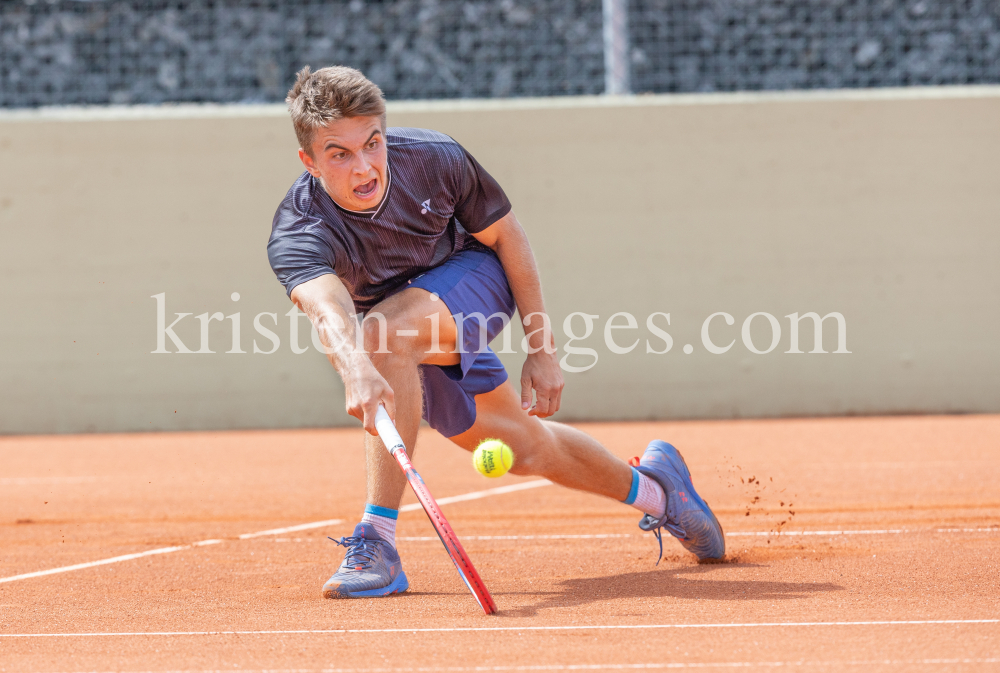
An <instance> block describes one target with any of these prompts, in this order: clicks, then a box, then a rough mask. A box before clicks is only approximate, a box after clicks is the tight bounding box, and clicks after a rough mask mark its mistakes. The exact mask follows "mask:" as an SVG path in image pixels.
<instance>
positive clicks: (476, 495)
mask: <svg viewBox="0 0 1000 673" xmlns="http://www.w3.org/2000/svg"><path fill="white" fill-rule="evenodd" d="M551 484H552V482H551V481H549V480H548V479H535V480H534V481H524V482H521V483H520V484H511V485H510V486H499V487H497V488H488V489H486V490H485V491H473V492H472V493H463V494H462V495H453V496H449V497H447V498H441V499H440V500H438V501H437V504H439V505H450V504H451V503H453V502H465V501H466V500H479V499H480V498H488V497H490V496H491V495H503V494H504V493H514V492H515V491H526V490H528V489H529V488H538V487H539V486H549V485H551ZM418 509H422V507H421V505H420V503H419V502H414V503H410V504H409V505H403V506H402V507H400V508H399V511H400V512H414V511H416V510H418ZM434 539H435V540H436V539H437V538H434Z"/></svg>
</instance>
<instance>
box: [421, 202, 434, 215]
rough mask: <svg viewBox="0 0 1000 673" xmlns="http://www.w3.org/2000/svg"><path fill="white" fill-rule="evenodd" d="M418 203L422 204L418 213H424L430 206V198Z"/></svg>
mask: <svg viewBox="0 0 1000 673" xmlns="http://www.w3.org/2000/svg"><path fill="white" fill-rule="evenodd" d="M420 205H421V206H422V209H421V211H420V214H421V215H426V214H427V209H428V208H430V207H431V200H430V199H427V200H426V201H424V202H423V203H421V204H420Z"/></svg>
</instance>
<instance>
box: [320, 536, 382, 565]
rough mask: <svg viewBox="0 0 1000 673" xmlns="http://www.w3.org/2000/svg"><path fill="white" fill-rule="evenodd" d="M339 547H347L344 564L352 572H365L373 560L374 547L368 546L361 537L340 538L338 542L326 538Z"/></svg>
mask: <svg viewBox="0 0 1000 673" xmlns="http://www.w3.org/2000/svg"><path fill="white" fill-rule="evenodd" d="M327 539H329V540H333V541H334V543H336V544H338V545H340V546H341V547H347V555H346V556H345V557H344V562H345V563H347V565H349V566H351V567H352V568H353V569H354V570H367V569H368V566H370V565H371V564H372V561H374V560H375V545H372V546H371V547H369V546H368V540H366V539H365V538H363V537H360V536H358V537H354V536H351V537H342V538H340V539H339V540H337V539H335V538H332V537H328V538H327Z"/></svg>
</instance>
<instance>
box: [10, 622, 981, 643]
mask: <svg viewBox="0 0 1000 673" xmlns="http://www.w3.org/2000/svg"><path fill="white" fill-rule="evenodd" d="M998 623H1000V619H919V620H891V621H890V620H885V621H869V622H747V623H738V624H591V625H580V624H574V625H572V626H453V627H440V628H409V629H292V630H286V631H283V630H261V631H120V632H111V633H0V638H92V637H99V638H105V637H116V636H117V637H123V636H275V635H277V636H288V635H329V634H338V633H339V634H345V633H457V632H464V631H475V632H479V631H518V632H522V631H627V630H629V629H637V630H648V629H749V628H764V627H774V626H777V627H788V626H796V627H816V626H928V625H941V624H998Z"/></svg>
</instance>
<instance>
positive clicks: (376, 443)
mask: <svg viewBox="0 0 1000 673" xmlns="http://www.w3.org/2000/svg"><path fill="white" fill-rule="evenodd" d="M372 312H379V313H381V314H382V315H384V316H385V317H386V324H387V329H386V337H387V338H386V346H387V348H386V349H384V350H388V351H390V352H388V353H377V352H376V351H377V350H379V333H378V330H379V323H378V322H377V320H376V319H374V318H371V319H366V321H365V325H364V328H365V348H366V350H367V351H368V352H369V353H371V359H372V364H374V365H375V368H376V369H378V371H379V373H380V374H381V375H382V376H383V377H384V378H385V380H386V382H387V383H388V384H389V385H390V386H391V387H392V391H393V394H394V396H395V401H396V419H395V421H396V429H397V430H398V431H399V436H400V437H401V438H402V440H403V443H404V444H406V451H407V453H408V454H409V455H410V456H411V457H412V456H413V451H414V449H415V448H416V442H417V429H418V428H419V427H420V417H421V413H422V411H423V391H422V390H421V387H420V373H419V371H418V369H417V367H418V366H419V365H420V364H421V363H424V362H426V363H428V364H439V365H452V364H457V363H458V361H459V356H458V355H457V354H455V353H452V352H450V351H453V350H454V348H455V334H456V327H455V320H454V318H452V317H451V314H450V313H449V312H448V308H447V307H446V306H445V304H444V302H442V301H433V300H432V299H431V295H430V293H429V292H427V291H426V290H422V289H418V288H410V289H407V290H403V291H402V292H400V293H399V294H396V295H393V296H392V297H389V298H388V299H386V300H385V301H383V302H382V303H381V304H379V305H378V306H376V307H375V308H374V309H372ZM433 314H437V315H438V317H439V324H440V338H439V341H440V350H443V351H445V353H442V354H430V355H429V354H427V351H429V350H431V339H430V336H431V332H430V327H431V322H430V320H428V316H430V315H433ZM397 331H399V332H407V331H409V332H413V331H416V332H418V333H419V336H398V335H397ZM365 462H366V467H367V475H368V483H367V486H368V494H367V502H368V503H369V504H372V505H378V506H379V507H387V508H389V509H399V501H400V499H401V498H402V497H403V491H404V490H405V488H406V477H405V476H403V473H402V471H401V470H400V469H399V465H397V463H396V459H395V458H393V457H392V456H391V455H390V454H389V452H388V451H387V450H386V448H385V445H384V444H383V443H382V440H381V439H379V438H378V437H375V436H372V435H367V436H366V437H365Z"/></svg>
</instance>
